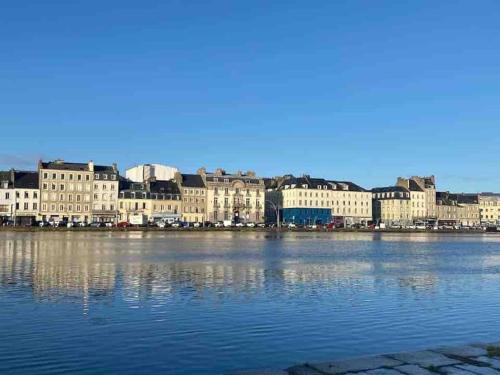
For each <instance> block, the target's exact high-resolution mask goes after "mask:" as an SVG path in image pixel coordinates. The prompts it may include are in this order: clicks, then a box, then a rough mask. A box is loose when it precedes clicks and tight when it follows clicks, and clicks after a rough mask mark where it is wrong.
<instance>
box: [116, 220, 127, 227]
mask: <svg viewBox="0 0 500 375" xmlns="http://www.w3.org/2000/svg"><path fill="white" fill-rule="evenodd" d="M129 226H130V224H129V222H128V221H122V222H120V223H118V224H116V227H117V228H128V227H129Z"/></svg>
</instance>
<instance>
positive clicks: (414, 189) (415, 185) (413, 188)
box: [409, 179, 424, 192]
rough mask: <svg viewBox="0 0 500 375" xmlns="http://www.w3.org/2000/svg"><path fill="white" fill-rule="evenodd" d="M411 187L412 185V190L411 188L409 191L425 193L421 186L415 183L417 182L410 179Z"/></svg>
mask: <svg viewBox="0 0 500 375" xmlns="http://www.w3.org/2000/svg"><path fill="white" fill-rule="evenodd" d="M409 185H410V188H409V190H410V191H420V192H423V191H424V189H422V188H421V187H420V186H419V185H418V184H417V183H416V182H415V180H412V179H410V183H409Z"/></svg>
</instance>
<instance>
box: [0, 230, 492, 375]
mask: <svg viewBox="0 0 500 375" xmlns="http://www.w3.org/2000/svg"><path fill="white" fill-rule="evenodd" d="M499 316H500V237H498V236H494V235H474V236H459V235H456V236H454V235H426V234H414V235H397V234H384V235H380V234H348V233H336V234H330V233H319V234H302V233H297V234H294V233H289V234H284V235H279V236H276V235H272V234H266V233H241V234H238V233H178V234H175V233H18V234H16V233H6V232H0V337H1V340H0V372H1V373H26V372H31V373H47V374H49V373H50V374H53V373H58V372H77V371H80V372H86V373H91V372H100V373H102V372H107V373H109V372H113V373H131V374H132V373H137V372H139V371H140V372H158V373H159V372H162V373H164V374H201V373H203V374H220V373H223V372H225V371H228V370H234V369H241V368H253V367H263V366H265V367H278V368H279V367H286V366H289V365H291V364H294V363H296V362H301V361H306V360H308V361H319V360H327V359H333V358H343V357H349V356H358V355H363V354H375V353H380V352H391V351H400V350H405V349H418V348H423V347H427V346H435V345H439V344H450V343H469V342H472V341H479V340H495V341H498V338H499V334H500V319H499Z"/></svg>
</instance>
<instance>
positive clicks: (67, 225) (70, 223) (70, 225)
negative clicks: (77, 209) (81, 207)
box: [66, 221, 75, 228]
mask: <svg viewBox="0 0 500 375" xmlns="http://www.w3.org/2000/svg"><path fill="white" fill-rule="evenodd" d="M74 225H75V224H74V223H73V222H72V221H68V223H67V224H66V228H73V226H74Z"/></svg>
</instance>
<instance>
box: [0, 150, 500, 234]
mask: <svg viewBox="0 0 500 375" xmlns="http://www.w3.org/2000/svg"><path fill="white" fill-rule="evenodd" d="M134 215H144V216H145V217H147V219H148V220H150V221H153V220H166V219H168V220H170V221H174V220H179V221H187V222H204V221H211V222H216V221H223V220H231V221H235V222H239V221H241V222H257V223H258V222H263V221H268V222H275V221H276V219H277V215H279V218H280V221H282V222H284V223H290V222H294V223H298V224H314V223H330V222H337V223H344V224H345V225H352V224H361V225H367V224H368V223H370V222H384V223H386V224H389V225H390V224H400V225H407V224H411V223H414V222H418V221H422V222H429V221H435V222H437V221H439V222H442V223H445V224H450V225H457V224H459V225H465V226H477V225H481V224H485V223H488V224H495V225H496V224H500V195H499V194H494V193H481V194H453V193H449V192H439V191H437V190H436V181H435V178H434V176H431V177H417V176H414V177H411V178H398V180H397V182H396V184H395V185H394V186H388V187H379V188H374V189H371V190H367V189H364V188H362V187H361V186H359V185H357V184H355V183H353V182H350V181H337V180H327V179H323V178H313V177H310V176H308V175H304V176H302V177H295V176H292V175H285V176H280V177H275V178H262V177H258V176H256V174H255V173H254V172H252V171H248V172H246V173H243V172H237V173H234V174H230V173H226V172H225V171H224V170H223V169H217V170H216V171H215V172H207V171H206V170H205V169H204V168H201V169H199V170H198V171H197V173H196V174H183V173H181V172H179V171H178V170H177V169H175V168H171V167H167V166H163V165H158V164H147V165H141V166H137V167H134V168H131V169H129V170H127V172H126V177H122V176H120V174H119V171H118V168H117V166H116V165H110V166H103V165H95V164H94V163H93V162H92V161H90V162H88V163H68V162H64V161H63V160H56V161H52V162H43V161H40V162H39V164H38V170H37V171H16V170H10V171H4V172H1V171H0V221H5V220H13V221H15V222H16V223H18V224H28V223H30V222H32V221H34V220H45V221H50V220H54V221H58V220H68V221H75V222H81V221H84V222H96V221H97V222H113V223H116V222H119V221H129V220H130V218H131V217H132V216H134Z"/></svg>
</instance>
